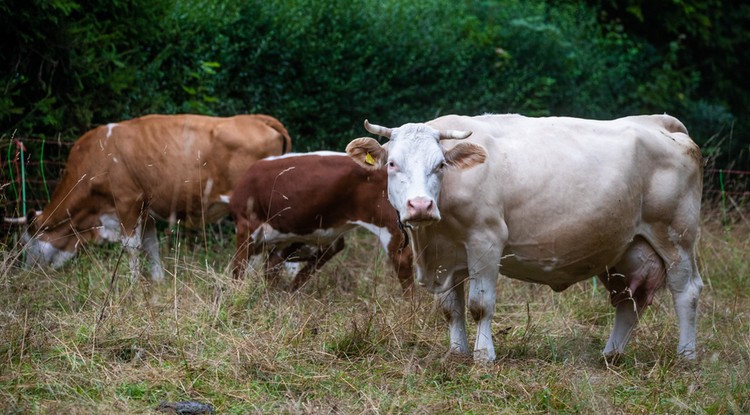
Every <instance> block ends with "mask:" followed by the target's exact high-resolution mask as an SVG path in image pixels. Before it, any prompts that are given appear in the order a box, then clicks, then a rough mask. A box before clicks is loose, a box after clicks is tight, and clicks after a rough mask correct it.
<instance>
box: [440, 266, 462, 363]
mask: <svg viewBox="0 0 750 415" xmlns="http://www.w3.org/2000/svg"><path fill="white" fill-rule="evenodd" d="M464 281H465V277H464V276H461V277H460V280H459V282H456V284H455V285H454V286H453V288H451V289H449V290H448V291H446V292H444V293H440V294H437V295H435V299H436V301H437V304H438V306H439V307H440V308H441V310H442V311H443V315H444V316H445V319H446V320H448V328H449V332H450V338H451V340H450V341H451V345H450V349H448V353H456V354H461V355H467V354H469V342H468V340H467V339H466V302H465V300H464Z"/></svg>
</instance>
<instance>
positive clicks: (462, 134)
mask: <svg viewBox="0 0 750 415" xmlns="http://www.w3.org/2000/svg"><path fill="white" fill-rule="evenodd" d="M470 135H471V131H460V130H443V131H440V139H441V140H463V139H464V138H466V137H468V136H470Z"/></svg>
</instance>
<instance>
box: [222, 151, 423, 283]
mask: <svg viewBox="0 0 750 415" xmlns="http://www.w3.org/2000/svg"><path fill="white" fill-rule="evenodd" d="M386 181H387V177H386V172H385V170H384V169H377V170H374V169H364V168H362V167H360V166H359V165H358V164H357V163H355V162H354V161H352V159H351V158H350V157H348V156H347V155H346V153H335V152H327V151H320V152H314V153H306V154H287V155H284V156H280V157H271V158H268V159H265V160H260V161H258V162H257V163H255V164H253V165H252V166H250V168H248V169H247V172H245V175H244V176H243V177H242V179H241V180H240V181H239V183H238V184H237V186H236V187H235V189H234V191H233V192H232V197H231V199H230V202H229V208H230V211H231V212H232V216H234V220H235V224H236V226H237V251H236V254H235V257H234V260H233V269H234V275H235V276H236V277H240V276H242V275H243V274H244V271H245V267H246V264H247V262H248V260H249V258H250V256H253V255H259V254H262V253H263V251H264V250H265V251H266V252H267V253H268V259H267V260H266V277H267V278H268V280H269V283H271V284H277V283H278V267H277V265H279V264H280V263H282V262H283V261H298V262H306V264H305V266H304V268H302V270H301V271H299V272H298V273H297V275H296V276H295V278H294V280H293V281H292V283H291V285H290V289H292V290H296V289H298V288H299V287H301V286H302V285H303V284H304V283H305V282H306V281H307V280H308V279H309V278H310V275H311V274H312V273H313V272H315V270H317V269H319V268H320V267H322V266H323V264H325V263H326V262H327V261H328V260H330V259H331V258H332V257H333V256H334V255H336V254H337V253H338V252H340V251H341V250H342V249H343V248H344V234H346V233H347V232H349V231H350V230H352V229H354V228H356V227H358V226H360V227H363V228H365V229H367V230H368V231H370V232H372V233H373V234H375V235H376V236H377V237H378V238H379V239H380V242H381V244H382V246H383V248H384V249H385V251H386V252H387V253H388V256H389V258H390V260H391V263H392V265H393V267H394V268H395V270H396V274H397V276H398V279H399V281H400V282H401V287H402V289H403V292H404V294H408V293H410V290H411V286H412V281H413V269H412V253H411V249H410V248H409V246H408V243H407V242H406V241H405V239H404V238H405V234H404V233H403V231H402V230H401V228H400V226H399V223H398V217H397V216H396V211H395V210H394V209H393V207H392V206H391V205H390V203H388V199H387V198H386Z"/></svg>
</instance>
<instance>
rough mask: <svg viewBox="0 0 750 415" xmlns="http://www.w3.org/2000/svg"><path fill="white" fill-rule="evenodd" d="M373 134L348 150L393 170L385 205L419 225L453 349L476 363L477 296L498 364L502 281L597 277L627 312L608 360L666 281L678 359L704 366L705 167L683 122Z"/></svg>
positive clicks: (503, 122)
mask: <svg viewBox="0 0 750 415" xmlns="http://www.w3.org/2000/svg"><path fill="white" fill-rule="evenodd" d="M365 128H366V129H367V130H368V131H370V132H371V133H373V134H377V135H381V136H385V137H389V138H390V142H389V143H388V146H387V148H384V147H382V146H381V145H379V144H378V143H377V141H375V140H374V139H372V138H361V139H356V140H354V141H352V142H351V143H350V144H349V146H348V147H347V152H348V153H349V154H350V155H351V156H352V157H353V158H354V159H355V160H357V161H358V162H359V163H360V164H362V165H363V166H369V165H370V164H375V166H377V167H379V166H381V165H387V166H388V167H387V169H388V198H389V200H390V202H391V203H392V204H393V206H394V207H395V208H396V209H397V210H398V212H399V215H400V218H401V220H402V221H403V222H404V223H405V224H406V226H407V227H408V228H409V232H410V234H411V241H412V249H413V250H414V252H415V253H417V254H416V263H417V282H418V283H419V285H421V286H423V287H426V288H427V289H428V290H429V291H431V292H432V293H434V294H435V295H436V298H437V299H438V301H439V304H440V306H441V308H442V310H443V313H444V314H445V316H446V318H447V319H448V322H449V327H450V352H454V353H461V354H463V353H469V352H470V349H469V345H468V342H467V336H466V325H465V324H466V323H465V310H464V308H465V300H464V292H465V290H468V308H469V310H470V312H471V316H472V317H473V319H474V320H475V321H476V322H477V334H476V341H475V343H474V348H473V354H474V358H475V360H479V361H492V360H494V359H495V349H494V346H493V341H492V330H491V327H490V325H491V322H492V315H493V313H494V312H495V301H496V283H497V278H498V271H499V272H500V273H501V274H503V275H506V276H508V277H511V278H516V279H520V280H523V281H528V282H535V283H539V284H546V285H548V286H550V287H551V288H552V289H553V290H555V291H562V290H564V289H565V288H567V287H569V286H570V285H572V284H574V283H576V282H578V281H581V280H584V279H588V278H591V277H592V276H593V275H598V276H599V277H600V278H601V279H602V281H604V283H605V285H606V286H607V287H608V289H609V291H610V295H611V298H612V302H613V304H615V305H616V314H615V323H614V327H613V329H612V333H611V335H610V338H609V340H608V341H607V344H606V346H605V348H604V354H605V355H607V356H611V355H617V354H620V353H622V352H623V350H624V348H625V345H626V343H627V342H628V340H629V338H630V334H631V332H632V330H633V328H634V327H635V325H636V323H637V321H638V317H639V315H640V313H641V312H642V311H643V309H644V307H645V306H646V305H647V304H648V303H650V302H651V299H652V296H653V292H654V291H655V290H656V289H657V288H659V287H660V286H663V285H664V284H665V283H666V285H667V286H668V287H669V289H670V291H671V292H672V296H673V299H674V306H675V310H676V312H677V319H678V322H679V328H680V337H679V343H678V346H677V351H678V353H680V354H682V355H684V356H685V357H687V358H694V357H695V353H696V344H695V343H696V340H695V339H696V328H695V326H696V316H697V305H698V297H699V294H700V292H701V289H702V287H703V282H702V280H701V277H700V274H699V273H698V265H697V263H696V252H695V249H696V241H697V239H698V234H699V225H700V206H701V191H702V174H701V170H702V162H701V153H700V150H699V149H698V146H696V145H695V143H694V142H693V141H692V140H691V139H690V137H689V136H688V134H687V130H686V129H685V126H684V125H683V124H682V123H680V122H679V121H678V120H677V119H675V118H673V117H670V116H667V115H650V116H633V117H625V118H620V119H616V120H611V121H593V120H583V119H576V118H567V117H548V118H527V117H523V116H520V115H484V116H478V117H465V116H456V115H449V116H445V117H441V118H438V119H435V120H432V121H430V122H427V123H424V124H422V123H419V124H406V125H403V126H401V127H398V128H386V127H382V126H376V125H370V124H368V123H367V121H365ZM469 136H470V137H469ZM467 137H469V138H467ZM367 160H369V161H370V162H371V163H368V162H367ZM373 160H374V161H375V162H374V163H372V161H373Z"/></svg>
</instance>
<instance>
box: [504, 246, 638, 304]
mask: <svg viewBox="0 0 750 415" xmlns="http://www.w3.org/2000/svg"><path fill="white" fill-rule="evenodd" d="M610 242H611V243H609V244H606V245H602V244H597V243H592V242H587V243H579V244H578V245H573V246H570V247H566V248H565V249H563V248H561V247H559V246H558V247H554V246H545V245H534V246H512V245H511V246H507V247H506V249H505V250H504V252H503V259H502V261H501V265H500V273H501V274H503V275H505V276H507V277H510V278H513V279H518V280H522V281H527V282H534V283H538V284H545V285H548V286H550V287H551V288H552V289H553V290H555V291H562V290H564V289H566V288H568V287H569V286H571V285H573V284H575V283H577V282H579V281H583V280H585V279H588V278H591V277H593V276H596V275H597V274H599V273H601V272H603V271H605V270H606V269H607V267H612V266H614V264H616V263H617V262H618V261H619V260H620V258H622V256H623V254H624V253H625V251H626V250H627V248H628V246H629V245H630V244H631V243H632V237H628V238H622V239H620V238H617V237H614V238H613V240H610Z"/></svg>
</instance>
